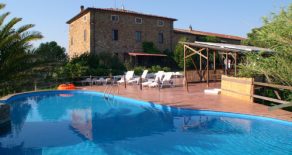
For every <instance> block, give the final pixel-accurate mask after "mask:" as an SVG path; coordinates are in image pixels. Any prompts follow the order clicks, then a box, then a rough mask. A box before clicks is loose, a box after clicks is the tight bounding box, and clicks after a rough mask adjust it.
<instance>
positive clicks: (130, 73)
mask: <svg viewBox="0 0 292 155" xmlns="http://www.w3.org/2000/svg"><path fill="white" fill-rule="evenodd" d="M133 76H134V71H127V73H126V75H125V76H123V77H122V79H121V80H119V81H117V83H118V84H121V83H124V82H126V83H128V81H130V80H132V79H133ZM124 77H125V79H126V81H124Z"/></svg>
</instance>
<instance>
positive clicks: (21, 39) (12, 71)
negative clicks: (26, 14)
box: [0, 4, 42, 82]
mask: <svg viewBox="0 0 292 155" xmlns="http://www.w3.org/2000/svg"><path fill="white" fill-rule="evenodd" d="M4 7H5V4H0V10H2V9H3V8H4ZM9 15H10V13H9V12H6V13H3V14H2V15H1V16H0V82H3V81H6V80H12V79H13V78H16V77H18V76H25V75H26V73H27V72H28V71H29V70H30V69H31V68H32V67H33V65H32V64H34V59H33V54H32V53H31V52H28V51H29V49H30V48H31V46H32V45H31V41H34V40H38V39H41V38H42V35H41V34H40V33H39V32H35V31H29V30H30V29H31V28H33V27H34V25H33V24H27V25H23V26H18V28H15V26H16V24H18V23H19V22H21V21H22V19H21V18H16V17H15V18H12V19H10V20H9V21H5V20H6V19H7V18H8V16H9Z"/></svg>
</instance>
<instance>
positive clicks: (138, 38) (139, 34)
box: [135, 31, 142, 42]
mask: <svg viewBox="0 0 292 155" xmlns="http://www.w3.org/2000/svg"><path fill="white" fill-rule="evenodd" d="M135 40H136V42H141V41H142V32H141V31H136V32H135Z"/></svg>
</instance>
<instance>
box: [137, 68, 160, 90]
mask: <svg viewBox="0 0 292 155" xmlns="http://www.w3.org/2000/svg"><path fill="white" fill-rule="evenodd" d="M163 75H164V71H158V72H157V73H156V76H155V79H148V81H147V82H143V83H142V86H144V87H149V85H150V84H152V83H153V82H158V81H161V80H162V77H163Z"/></svg>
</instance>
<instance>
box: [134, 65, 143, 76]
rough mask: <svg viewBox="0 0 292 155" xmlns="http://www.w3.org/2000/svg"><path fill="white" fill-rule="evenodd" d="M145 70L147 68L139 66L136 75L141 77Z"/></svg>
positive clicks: (135, 71)
mask: <svg viewBox="0 0 292 155" xmlns="http://www.w3.org/2000/svg"><path fill="white" fill-rule="evenodd" d="M144 70H145V67H142V66H138V67H135V68H134V73H135V75H141V74H142V73H143V71H144Z"/></svg>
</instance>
